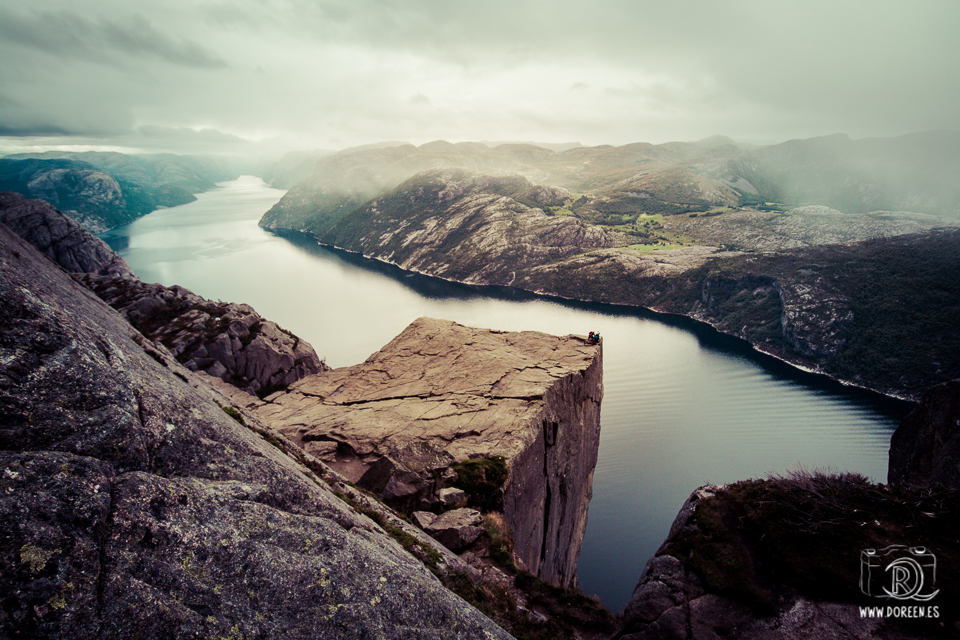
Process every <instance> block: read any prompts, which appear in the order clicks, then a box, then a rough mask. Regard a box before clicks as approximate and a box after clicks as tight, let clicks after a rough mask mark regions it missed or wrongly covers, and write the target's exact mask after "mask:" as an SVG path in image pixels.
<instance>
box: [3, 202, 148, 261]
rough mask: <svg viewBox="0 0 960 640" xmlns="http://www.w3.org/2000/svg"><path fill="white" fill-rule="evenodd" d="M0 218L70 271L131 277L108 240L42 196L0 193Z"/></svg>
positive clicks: (15, 231)
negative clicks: (33, 198)
mask: <svg viewBox="0 0 960 640" xmlns="http://www.w3.org/2000/svg"><path fill="white" fill-rule="evenodd" d="M0 222H2V223H3V224H5V225H7V226H8V227H10V229H11V230H12V231H13V232H14V233H16V234H17V235H19V236H20V237H21V238H23V239H25V240H26V241H27V242H29V243H30V244H32V245H33V246H35V247H36V248H37V249H39V250H40V252H41V253H43V254H45V255H46V256H48V257H49V258H50V259H51V260H53V261H54V262H56V263H57V264H59V265H60V266H61V267H63V268H64V269H66V270H67V271H68V272H69V273H93V274H96V275H99V276H105V275H122V276H129V277H134V275H133V272H132V271H131V270H130V267H129V266H127V263H126V261H124V259H123V258H121V257H120V256H118V255H117V254H116V253H114V252H113V250H112V249H110V247H108V246H107V243H105V242H104V241H103V240H101V239H100V238H98V237H96V236H94V235H92V234H91V233H89V232H88V231H87V230H86V229H84V228H83V227H82V226H80V225H79V224H78V223H77V222H74V221H73V220H71V219H70V218H68V217H67V216H65V215H63V214H62V213H60V212H59V211H57V210H56V209H55V208H54V207H53V205H51V204H49V203H48V202H46V201H44V200H27V199H26V198H25V197H23V196H22V195H20V194H19V193H13V192H6V193H0Z"/></svg>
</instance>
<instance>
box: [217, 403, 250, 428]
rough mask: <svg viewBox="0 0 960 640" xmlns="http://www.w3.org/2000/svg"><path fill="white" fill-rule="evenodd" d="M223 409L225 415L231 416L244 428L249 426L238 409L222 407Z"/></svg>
mask: <svg viewBox="0 0 960 640" xmlns="http://www.w3.org/2000/svg"><path fill="white" fill-rule="evenodd" d="M221 409H223V412H224V413H225V414H227V415H228V416H230V417H231V418H233V419H234V420H236V421H237V422H239V423H240V424H242V425H243V426H247V423H246V421H245V420H244V419H243V416H242V415H240V412H239V411H238V410H237V409H236V408H234V407H229V406H228V407H221Z"/></svg>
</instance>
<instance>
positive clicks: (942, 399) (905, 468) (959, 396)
mask: <svg viewBox="0 0 960 640" xmlns="http://www.w3.org/2000/svg"><path fill="white" fill-rule="evenodd" d="M888 481H889V482H890V484H913V485H918V484H944V485H947V486H948V487H953V488H954V489H960V380H953V381H951V382H945V383H943V384H941V385H937V386H936V387H934V388H933V389H930V391H928V392H927V393H926V394H925V395H924V396H923V399H922V400H921V401H920V403H919V404H918V405H917V407H916V408H915V409H914V410H913V411H912V412H911V413H910V414H909V415H908V416H907V417H906V418H904V419H903V422H901V423H900V426H899V427H897V430H896V431H895V432H894V434H893V437H892V438H891V439H890V469H889V473H888Z"/></svg>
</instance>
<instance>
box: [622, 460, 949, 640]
mask: <svg viewBox="0 0 960 640" xmlns="http://www.w3.org/2000/svg"><path fill="white" fill-rule="evenodd" d="M958 508H960V492H958V491H956V490H949V489H945V488H943V487H940V488H929V487H928V488H913V489H909V490H901V489H892V488H890V487H884V486H883V485H873V484H870V483H869V482H867V481H865V480H864V479H863V478H861V477H858V476H855V475H850V474H843V475H840V476H827V475H822V474H817V473H814V474H808V473H796V474H793V475H792V476H789V477H785V478H771V479H768V480H749V481H744V482H738V483H736V484H732V485H727V486H725V487H710V486H708V487H701V488H700V489H697V490H696V491H694V493H693V494H692V495H691V496H690V499H689V500H688V501H687V502H686V503H685V504H684V505H683V507H682V509H681V510H680V513H679V515H678V516H677V519H676V520H675V522H674V524H673V526H672V527H671V529H670V533H669V535H668V536H667V539H666V541H665V542H664V544H663V546H661V547H660V549H659V550H658V551H657V554H656V555H655V556H654V557H653V558H651V559H650V561H649V562H648V563H647V566H646V567H645V568H644V570H643V574H642V575H641V578H640V581H639V583H638V584H637V587H636V589H635V590H634V592H633V596H632V597H631V599H630V602H629V603H628V604H627V607H626V609H625V610H624V613H623V626H622V628H621V630H620V631H619V632H618V633H617V634H616V635H615V636H614V638H615V639H616V640H641V639H647V638H651V639H652V638H657V639H667V638H677V639H681V638H682V639H694V638H696V639H700V638H703V639H715V638H725V637H735V638H744V639H761V638H763V639H781V640H790V639H794V638H796V639H799V638H891V639H892V638H898V639H903V638H931V637H957V636H960V612H958V610H957V608H956V606H955V603H956V602H958V598H960V580H958V577H957V575H956V573H955V572H954V571H952V570H950V569H946V567H953V566H956V564H955V563H956V562H957V561H958V560H960V547H958V545H957V542H956V530H957V529H956V528H957V526H960V511H958ZM892 545H902V546H895V547H893V548H892V549H891V546H892ZM909 548H912V551H911V550H908V549H909ZM867 550H874V551H877V552H879V553H878V554H873V555H874V556H875V557H874V558H873V559H871V558H870V557H869V555H865V553H866V552H867ZM891 554H893V555H891ZM897 554H899V555H897ZM901 557H906V558H907V559H911V558H912V557H917V558H919V562H921V563H923V566H925V567H926V568H925V569H921V571H922V572H924V573H923V576H922V578H921V579H920V580H918V579H917V576H916V575H914V576H913V577H912V580H913V582H912V587H915V588H916V590H915V591H913V593H912V594H911V595H910V596H909V597H901V598H891V597H889V596H887V595H886V593H885V592H884V591H883V589H884V588H889V587H891V586H892V585H891V584H890V582H884V580H885V579H886V578H888V577H889V575H891V574H890V573H885V572H884V570H883V568H884V566H885V563H889V562H893V561H896V560H897V559H899V558H901ZM881 561H882V562H883V563H884V564H881ZM871 563H872V564H871ZM872 566H875V568H876V569H877V571H876V573H871V567H872ZM917 566H918V567H920V566H921V565H919V564H918V565H917ZM911 590H912V589H911ZM892 592H893V593H896V592H897V587H895V586H894V587H893V590H892ZM899 593H900V595H901V596H906V595H907V591H906V590H901V591H900V592H899ZM913 596H917V597H913ZM871 610H872V611H873V613H872V614H871V613H870V611H871ZM878 610H879V612H880V613H879V615H877V611H878Z"/></svg>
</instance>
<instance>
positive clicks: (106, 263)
mask: <svg viewBox="0 0 960 640" xmlns="http://www.w3.org/2000/svg"><path fill="white" fill-rule="evenodd" d="M0 222H3V223H5V224H6V225H7V226H8V227H10V229H11V230H12V231H13V232H14V233H16V234H17V235H19V236H20V237H21V238H23V239H24V240H26V241H27V242H29V243H30V244H32V245H33V246H34V247H36V248H37V249H39V250H40V251H41V252H42V253H44V254H45V255H46V256H47V257H49V258H50V259H51V260H53V261H54V262H56V263H57V264H58V265H60V266H61V267H62V268H63V269H64V270H66V271H67V272H68V273H71V274H73V277H74V279H75V280H77V281H78V282H80V283H81V284H83V285H84V286H86V287H87V288H88V289H90V290H91V291H93V292H94V293H96V294H97V296H99V297H100V298H101V299H102V300H103V301H105V302H106V303H107V304H109V305H110V306H112V307H113V308H114V309H116V310H117V311H119V312H120V313H121V314H122V315H123V316H124V317H125V318H126V319H127V320H129V321H130V323H131V324H133V326H134V327H136V328H137V330H138V331H140V332H141V333H142V334H143V335H144V336H146V337H147V338H149V339H150V340H153V341H154V342H157V343H160V344H162V345H163V346H165V347H167V348H168V349H169V350H170V351H171V352H172V353H173V355H174V357H176V358H177V360H178V361H179V362H180V363H182V364H184V365H186V366H187V368H189V369H191V370H192V371H204V372H206V373H208V374H210V375H212V376H215V377H218V378H220V379H222V380H224V381H226V382H229V383H230V384H233V385H235V386H237V387H238V388H240V389H243V390H245V391H247V392H248V393H253V394H257V393H259V394H260V395H266V394H267V393H272V392H274V391H276V390H278V389H283V388H285V387H286V386H287V385H289V384H290V383H291V382H293V381H295V380H299V379H300V378H302V377H304V376H306V375H309V374H311V373H316V372H318V371H326V370H327V369H328V367H327V366H326V365H325V364H324V363H322V362H321V361H320V359H319V358H318V357H317V354H316V353H315V352H314V350H313V347H311V346H310V344H309V343H307V342H306V341H304V340H300V338H298V337H297V336H295V335H293V334H292V333H290V332H289V331H285V330H284V329H283V328H282V327H280V326H279V325H277V323H275V322H272V321H270V320H266V319H264V318H262V317H260V315H259V314H258V313H257V312H256V311H254V309H253V307H251V306H250V305H246V304H235V303H230V302H213V301H211V300H207V299H205V298H202V297H200V296H198V295H196V294H195V293H193V292H191V291H189V290H187V289H184V288H183V287H178V286H174V287H165V286H163V285H160V284H147V283H145V282H142V281H141V280H140V279H139V278H138V277H137V276H136V275H135V274H134V273H133V271H131V270H130V268H129V266H128V265H127V263H126V261H124V259H123V258H121V257H120V256H118V255H117V254H116V253H114V252H113V251H112V250H111V249H110V247H108V246H107V244H106V243H105V242H103V240H101V239H100V238H97V237H96V236H94V235H92V234H91V233H89V232H88V231H87V230H86V229H84V228H83V227H81V226H80V225H79V224H77V223H76V222H74V221H73V220H71V219H69V218H67V217H66V216H64V215H63V214H62V213H61V212H59V211H57V210H56V209H55V208H54V207H53V206H52V205H50V204H49V203H47V202H44V201H43V200H26V199H25V198H24V197H23V196H21V195H20V194H17V193H2V194H0Z"/></svg>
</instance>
